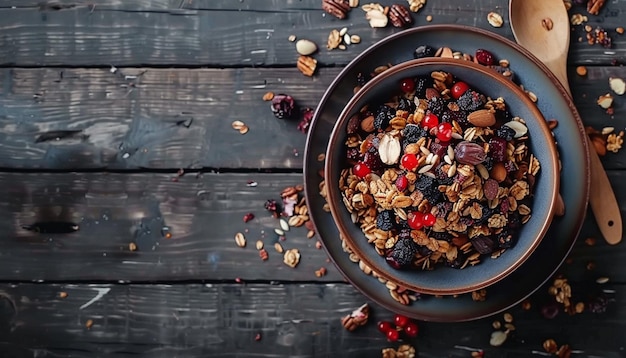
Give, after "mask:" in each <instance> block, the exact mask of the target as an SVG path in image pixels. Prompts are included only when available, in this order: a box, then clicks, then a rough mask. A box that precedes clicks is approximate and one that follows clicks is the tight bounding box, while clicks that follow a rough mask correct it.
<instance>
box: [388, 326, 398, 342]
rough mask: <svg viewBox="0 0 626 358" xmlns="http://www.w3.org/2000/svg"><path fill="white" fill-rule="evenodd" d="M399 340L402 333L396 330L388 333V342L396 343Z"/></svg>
mask: <svg viewBox="0 0 626 358" xmlns="http://www.w3.org/2000/svg"><path fill="white" fill-rule="evenodd" d="M399 338H400V332H398V331H396V330H395V329H391V330H389V331H387V340H388V341H389V342H395V341H397V340H398V339H399Z"/></svg>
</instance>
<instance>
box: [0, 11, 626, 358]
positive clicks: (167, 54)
mask: <svg viewBox="0 0 626 358" xmlns="http://www.w3.org/2000/svg"><path fill="white" fill-rule="evenodd" d="M398 2H399V3H403V4H405V3H406V2H405V0H402V1H400V0H398ZM362 3H363V1H362ZM381 3H382V4H383V5H391V4H392V3H393V2H391V1H381ZM507 3H508V2H507V1H506V0H476V1H462V0H430V1H428V2H427V4H426V5H425V7H424V8H423V9H422V10H421V11H419V12H418V13H413V14H412V16H413V19H414V24H413V26H422V25H427V24H429V23H431V24H441V23H456V24H466V25H471V26H476V27H480V28H484V29H488V30H491V31H493V32H495V33H497V34H500V35H503V36H506V37H508V38H510V39H513V36H512V33H511V30H510V27H509V23H508V16H507V10H508V9H507ZM491 11H494V12H496V13H499V14H501V15H503V17H504V19H505V23H504V26H502V27H501V28H494V27H492V26H490V25H489V23H488V22H487V14H488V13H489V12H491ZM570 13H571V14H574V13H580V14H583V15H586V16H588V21H587V22H586V24H588V25H590V26H591V27H592V28H593V29H595V28H596V27H597V26H601V27H603V28H605V29H606V30H607V31H608V33H609V35H610V36H611V38H612V40H613V46H612V48H610V49H607V48H604V47H602V46H600V45H593V46H592V45H589V44H587V42H586V39H585V30H584V28H583V25H579V26H575V27H573V32H572V44H571V47H570V56H569V70H570V71H569V72H570V83H571V87H572V92H573V96H574V98H575V102H576V105H577V107H578V110H579V111H580V113H581V115H582V118H583V120H584V122H585V124H586V125H590V126H593V127H595V128H597V129H601V128H603V127H606V126H611V127H615V128H616V130H618V131H619V130H621V129H624V126H625V124H626V98H625V97H624V96H621V97H620V96H618V95H616V94H614V93H613V96H614V97H615V100H614V104H613V107H614V114H613V115H610V114H607V113H606V112H605V110H603V109H602V108H600V107H599V106H598V105H597V104H596V99H597V98H598V96H600V95H603V94H606V93H610V92H611V90H610V88H609V82H608V78H609V76H614V77H621V78H626V69H625V68H624V67H623V66H622V64H623V63H625V62H626V35H620V34H618V33H617V32H616V30H615V29H616V28H617V27H618V26H624V18H625V16H626V1H624V0H613V1H607V2H606V4H605V5H604V6H603V7H602V9H601V11H600V14H599V15H598V16H595V15H589V14H587V12H586V8H585V6H584V5H579V4H576V5H575V6H574V7H573V8H572V10H571V11H570ZM429 15H430V16H432V21H431V22H428V21H427V16H429ZM343 27H348V28H349V31H350V33H352V34H358V35H359V36H360V37H361V39H362V42H361V43H360V44H356V45H351V46H349V47H348V48H347V49H346V50H339V49H336V50H332V51H330V50H328V49H326V46H325V45H326V39H327V37H328V34H329V32H330V31H331V30H332V29H340V28H343ZM398 31H400V30H399V29H397V28H394V27H391V26H388V27H386V28H382V29H381V28H378V29H372V28H370V27H369V25H368V23H367V21H366V19H365V17H364V12H363V11H362V10H361V9H359V8H356V9H353V10H352V11H351V12H350V13H349V16H348V17H347V18H346V19H344V20H339V19H337V18H334V17H333V16H331V15H328V14H325V13H324V11H322V9H321V1H320V0H299V1H296V0H288V1H280V0H239V1H237V0H230V1H227V0H136V1H121V0H93V1H74V2H73V1H43V2H42V1H40V0H3V1H2V2H1V3H0V66H1V68H0V168H2V169H1V170H0V197H1V198H2V201H1V203H0V218H1V219H0V232H2V237H1V240H0V280H1V282H0V333H1V334H0V356H2V357H109V356H112V357H138V356H141V357H144V356H145V357H239V356H241V357H244V356H250V357H277V356H291V357H378V356H380V355H381V350H382V349H383V348H386V347H392V348H397V347H398V346H399V345H400V344H401V343H400V342H388V341H387V340H386V339H385V337H384V336H383V335H382V334H380V333H379V332H378V331H377V329H376V321H378V320H389V319H391V318H392V317H393V312H389V311H387V310H385V309H384V308H382V307H380V306H378V305H377V304H375V303H373V302H371V301H369V300H368V299H367V298H366V297H365V296H363V295H362V294H360V293H359V291H357V290H356V289H355V288H354V287H352V286H351V285H350V284H348V283H346V281H345V280H344V278H343V277H342V275H341V274H340V273H339V272H338V270H337V269H336V268H335V267H334V266H333V264H332V263H331V262H330V261H329V260H328V258H327V256H326V254H325V252H324V250H322V249H319V248H318V247H317V246H316V242H317V240H318V239H319V238H318V237H313V238H311V239H308V238H307V237H306V235H307V230H306V229H305V228H304V227H300V228H296V229H292V230H291V231H289V232H288V234H287V235H286V240H285V241H282V242H281V243H282V244H283V246H284V247H285V248H287V249H291V248H296V249H298V250H299V251H300V253H301V261H300V263H299V265H298V266H297V267H296V268H290V267H288V266H287V265H285V264H284V263H283V260H282V255H281V254H279V253H277V252H276V251H275V250H274V248H273V247H272V244H273V236H272V231H273V229H274V228H276V227H277V225H278V221H277V220H276V219H275V218H273V217H272V216H271V215H270V213H269V212H267V211H266V210H265V209H264V203H265V202H266V201H267V200H268V199H275V200H278V201H280V193H281V191H282V190H283V189H284V188H286V187H289V186H294V185H298V184H302V183H303V176H302V167H303V161H302V158H303V153H304V146H305V140H306V135H305V134H303V133H301V132H300V131H299V130H298V129H297V128H296V127H297V121H284V120H279V119H276V118H275V117H274V116H273V115H272V113H271V111H270V109H269V105H268V103H267V102H264V101H263V100H262V97H263V95H264V94H265V93H266V92H268V91H272V92H276V93H281V92H282V93H287V94H290V95H292V96H293V97H294V98H295V99H296V100H297V101H298V103H299V104H300V105H302V106H307V107H311V108H315V106H316V105H317V103H318V101H319V100H320V98H321V96H322V95H323V93H324V90H325V89H326V88H327V87H328V86H329V84H330V83H331V81H332V80H333V78H334V77H335V76H336V75H337V74H338V73H339V72H340V71H341V69H342V67H343V66H345V65H346V64H347V63H348V62H349V61H351V60H352V59H353V58H354V57H355V56H356V55H357V54H359V53H360V51H362V50H363V49H365V48H367V47H368V46H369V45H371V44H373V43H375V42H376V41H378V40H380V39H382V38H384V37H386V36H388V35H390V34H392V33H395V32H398ZM290 35H295V36H297V37H298V38H308V39H310V40H312V41H314V42H316V43H317V44H318V46H319V47H320V50H319V51H318V52H317V53H316V54H315V55H314V57H315V58H316V59H317V60H318V70H317V72H316V74H315V76H313V77H312V78H309V77H305V76H303V75H302V74H301V73H300V72H299V70H298V69H297V68H296V59H297V56H298V55H297V53H296V51H295V47H294V43H292V42H289V41H288V37H289V36H290ZM580 65H583V66H586V67H587V70H588V73H587V75H586V76H585V77H581V76H578V75H576V74H575V68H576V67H577V66H580ZM235 120H240V121H243V122H245V123H246V124H247V125H248V126H249V132H248V133H246V134H245V135H241V134H240V133H239V132H237V131H235V130H233V128H232V127H231V123H232V122H233V121H235ZM72 131H76V132H72ZM65 135H67V136H65ZM58 137H61V138H59V139H57V138H58ZM602 161H603V164H604V166H605V168H606V169H607V170H608V174H609V178H610V180H611V182H612V183H613V186H614V190H615V193H616V195H617V197H618V200H619V201H620V203H622V204H621V208H622V213H623V214H624V210H626V206H625V204H623V203H626V181H625V180H624V179H626V178H625V173H626V172H625V171H624V170H625V169H626V151H625V150H622V151H619V152H618V153H608V154H607V155H606V156H604V157H602ZM252 182H254V183H256V184H258V185H256V186H254V185H251V184H250V183H252ZM248 213H253V214H254V215H255V218H254V219H253V220H251V221H249V222H247V223H244V220H243V218H244V215H246V214H248ZM38 222H39V223H44V224H40V225H39V228H40V229H43V230H44V231H45V230H58V231H63V233H37V232H34V231H29V230H26V229H25V227H26V228H27V227H28V225H31V226H32V225H34V224H35V223H38ZM74 224H75V225H78V226H79V230H78V231H75V232H68V231H73V230H72V225H74ZM237 232H243V233H245V235H246V236H247V238H248V245H247V247H246V248H239V247H237V246H236V245H235V241H234V236H235V233H237ZM170 236H171V237H170ZM588 238H595V239H596V240H595V241H596V243H595V245H590V244H588V243H586V242H589V241H590V240H585V239H588ZM258 239H261V240H263V241H264V242H265V244H266V246H267V251H268V254H269V259H268V260H267V261H262V260H261V259H260V257H259V254H258V252H257V250H256V249H255V247H254V246H255V241H257V240H258ZM131 243H133V244H135V245H136V248H137V249H136V250H132V249H131V246H132V245H131ZM625 261H626V244H624V243H622V244H619V245H617V246H609V245H607V244H606V243H604V242H603V241H602V239H601V237H600V236H599V231H598V228H597V226H596V225H595V222H594V221H593V216H592V215H591V213H589V215H588V217H587V219H586V220H585V223H584V226H583V229H582V232H581V234H580V236H579V239H578V241H577V243H576V244H575V247H574V249H573V251H572V253H571V254H570V257H569V259H568V261H567V263H566V264H565V265H564V266H563V267H562V268H561V269H560V271H559V272H560V273H561V274H563V275H564V276H565V277H567V278H568V279H569V281H570V282H571V285H572V289H573V291H574V294H575V295H578V296H579V297H582V296H585V294H586V293H588V292H591V291H589V290H594V291H599V292H603V294H605V295H606V297H607V298H608V299H609V300H610V302H609V303H608V305H607V306H606V312H604V313H602V312H599V313H593V312H590V311H589V310H586V311H585V312H583V313H581V314H577V315H568V314H565V313H560V314H558V315H557V316H556V318H554V319H546V318H544V317H543V315H542V314H541V307H542V302H545V301H547V300H548V299H549V298H550V296H549V295H548V292H547V291H548V289H547V286H546V287H542V288H540V289H539V290H538V291H537V292H536V293H535V294H533V295H532V296H531V297H530V299H529V300H530V302H531V305H532V306H531V308H530V309H529V310H525V309H523V308H522V307H521V306H519V305H518V306H515V307H512V308H510V309H509V310H508V312H510V313H511V314H512V315H513V317H514V325H515V327H516V330H515V331H514V332H512V333H511V335H510V336H509V339H508V340H507V341H506V342H505V343H504V345H503V346H501V347H492V346H490V344H489V338H490V335H491V332H493V330H494V328H493V327H492V322H493V321H494V320H498V321H500V322H503V316H502V314H501V313H500V314H497V315H495V316H493V317H489V318H484V319H480V320H476V321H471V322H464V323H432V322H419V326H420V334H419V336H418V337H417V338H414V339H404V342H403V343H409V344H411V345H413V346H414V347H415V348H416V349H417V354H418V356H419V357H469V356H470V353H471V352H470V349H476V350H484V352H485V357H507V358H512V357H531V356H541V355H540V354H541V352H544V350H543V348H542V344H543V342H544V341H545V340H546V339H549V338H552V339H554V340H555V341H556V342H557V344H559V345H561V344H569V345H570V346H571V347H572V349H574V350H575V352H577V353H574V354H573V355H572V357H624V356H625V355H626V351H625V346H626V333H625V332H626V298H625V296H626V266H625V265H626V264H625V263H624V262H625ZM590 266H594V267H593V268H592V267H590ZM321 267H324V268H325V269H326V270H327V274H326V275H325V276H322V277H317V276H316V275H315V271H316V270H319V269H320V268H321ZM603 277H606V278H608V279H609V281H608V282H607V283H604V284H603V285H600V284H598V283H596V279H598V278H603ZM366 302H367V303H369V304H370V306H371V309H372V312H371V315H370V322H369V323H368V324H367V325H365V326H364V327H361V328H360V329H358V330H356V331H354V332H348V331H347V330H345V329H344V328H343V327H342V325H341V322H340V319H341V317H343V316H344V315H346V314H348V313H350V312H351V311H352V310H353V309H355V308H357V307H359V306H361V305H362V304H363V303H366ZM544 354H545V353H544Z"/></svg>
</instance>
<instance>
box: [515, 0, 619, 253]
mask: <svg viewBox="0 0 626 358" xmlns="http://www.w3.org/2000/svg"><path fill="white" fill-rule="evenodd" d="M509 22H510V24H511V29H512V31H513V36H515V40H516V41H517V43H519V44H520V45H522V46H523V47H525V48H526V49H527V50H529V51H530V52H532V54H533V55H535V56H536V57H537V58H538V59H539V60H540V61H542V62H543V63H544V64H545V65H546V66H547V67H548V68H549V69H550V71H552V73H553V74H554V75H555V77H556V78H558V80H559V81H560V82H561V84H562V85H563V87H564V88H565V89H566V90H567V92H568V93H569V97H570V98H571V91H570V88H569V83H568V81H567V52H568V49H569V42H570V26H569V18H568V15H567V9H566V8H565V4H564V2H563V0H541V1H539V0H509ZM575 114H576V115H578V114H577V113H575ZM587 143H588V145H587V148H591V149H590V150H589V161H590V169H591V187H592V188H593V190H591V191H590V193H589V204H590V206H591V210H592V212H593V215H594V216H595V218H596V223H597V224H598V227H599V228H600V231H601V232H602V235H603V236H604V239H605V240H606V242H608V243H609V244H612V245H614V244H617V243H619V242H620V241H621V240H622V218H621V216H620V215H621V214H620V210H619V205H618V204H617V199H616V198H615V193H613V189H612V188H611V183H610V182H609V178H608V177H607V175H606V172H605V171H604V168H603V166H602V162H601V161H600V158H599V157H598V154H597V153H596V151H595V150H593V146H592V145H590V143H589V138H587Z"/></svg>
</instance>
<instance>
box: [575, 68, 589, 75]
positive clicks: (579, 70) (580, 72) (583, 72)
mask: <svg viewBox="0 0 626 358" xmlns="http://www.w3.org/2000/svg"><path fill="white" fill-rule="evenodd" d="M576 74H578V75H579V76H586V75H587V67H585V66H578V67H576Z"/></svg>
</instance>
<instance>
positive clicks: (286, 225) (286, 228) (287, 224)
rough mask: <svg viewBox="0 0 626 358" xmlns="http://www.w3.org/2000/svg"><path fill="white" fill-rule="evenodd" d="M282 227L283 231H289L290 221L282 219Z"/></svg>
mask: <svg viewBox="0 0 626 358" xmlns="http://www.w3.org/2000/svg"><path fill="white" fill-rule="evenodd" d="M279 222H280V228H281V229H282V230H283V231H289V223H287V221H285V219H280V221H279Z"/></svg>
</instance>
